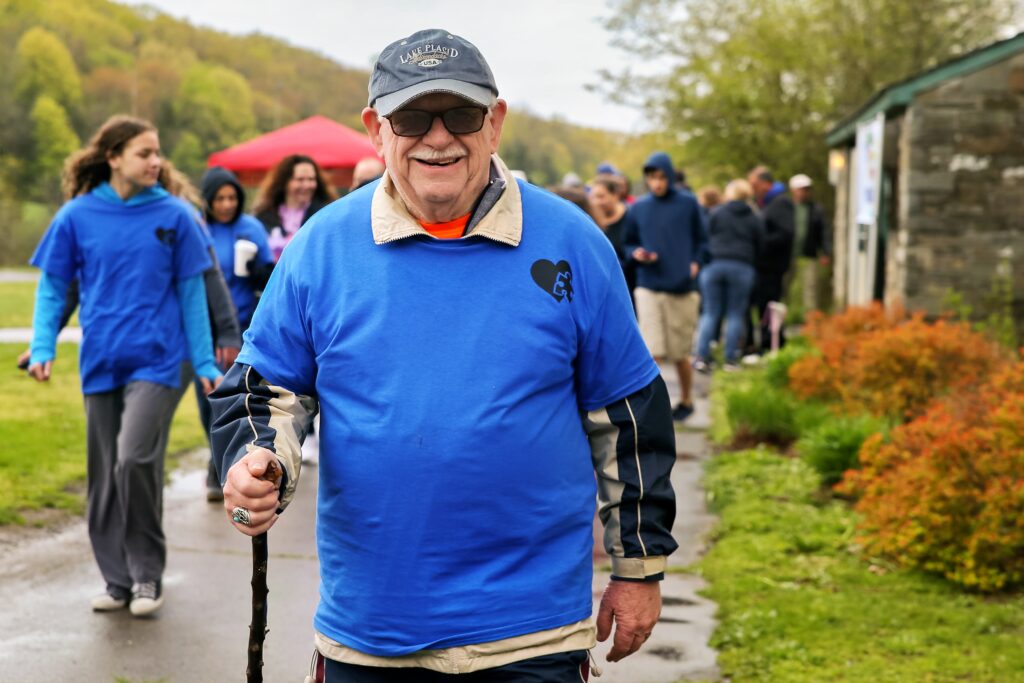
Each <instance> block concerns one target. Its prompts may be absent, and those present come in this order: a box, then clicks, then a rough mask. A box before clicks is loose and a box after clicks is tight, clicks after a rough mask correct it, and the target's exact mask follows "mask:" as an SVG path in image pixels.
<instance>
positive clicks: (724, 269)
mask: <svg viewBox="0 0 1024 683" xmlns="http://www.w3.org/2000/svg"><path fill="white" fill-rule="evenodd" d="M751 195H752V191H751V188H750V184H749V183H748V182H747V181H745V180H734V181H732V182H731V183H729V185H728V186H727V187H726V189H725V199H726V203H725V204H724V205H723V206H721V207H719V208H718V209H717V210H716V211H715V212H714V213H712V214H711V220H710V225H709V228H708V234H709V243H710V251H711V263H710V264H708V266H707V267H705V269H704V272H703V273H701V290H702V294H703V297H704V312H703V313H702V314H701V318H700V327H699V332H698V336H697V360H696V361H695V362H694V367H695V368H696V369H697V370H699V371H707V370H708V369H710V367H711V340H712V338H713V337H714V336H715V333H716V330H718V329H719V324H720V322H721V319H722V317H723V315H724V316H725V319H726V327H725V363H726V368H731V367H735V366H736V364H737V362H738V361H739V357H740V354H741V352H742V348H743V343H742V342H743V334H744V319H745V316H746V310H747V302H748V301H749V300H750V291H751V289H752V288H753V286H754V280H755V279H756V271H755V270H754V264H755V263H756V262H757V258H758V255H759V253H760V252H761V250H762V248H763V244H764V226H763V225H762V223H761V218H760V217H759V216H758V215H757V214H756V213H755V212H754V210H753V209H752V208H751V207H750V204H749V203H748V202H749V200H750V197H751Z"/></svg>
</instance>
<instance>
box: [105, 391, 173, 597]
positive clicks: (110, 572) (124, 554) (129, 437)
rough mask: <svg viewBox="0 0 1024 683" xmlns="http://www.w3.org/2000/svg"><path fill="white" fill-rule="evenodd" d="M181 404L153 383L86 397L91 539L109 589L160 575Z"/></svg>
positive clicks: (165, 555) (124, 587)
mask: <svg viewBox="0 0 1024 683" xmlns="http://www.w3.org/2000/svg"><path fill="white" fill-rule="evenodd" d="M180 397H181V390H179V389H174V388H171V387H166V386H163V385H160V384H153V383H151V382H131V383H130V384H128V385H126V386H124V387H122V388H120V389H115V390H114V391H108V392H104V393H100V394H90V395H87V396H86V397H85V420H86V444H87V445H86V448H87V451H88V461H89V462H88V482H89V484H88V491H89V493H88V521H89V539H90V540H91V541H92V550H93V554H94V555H95V556H96V563H97V564H98V565H99V568H100V573H101V574H103V578H104V580H105V581H106V582H107V586H108V587H111V588H114V587H116V588H120V589H129V588H131V586H132V584H133V583H143V582H146V581H157V580H159V579H160V578H161V577H162V576H163V572H164V565H165V563H166V558H167V548H166V544H165V541H164V531H163V526H162V523H161V521H162V516H163V487H164V455H165V452H166V451H167V438H168V434H169V431H170V423H171V419H172V418H173V417H174V409H175V407H176V406H177V405H178V399H179V398H180Z"/></svg>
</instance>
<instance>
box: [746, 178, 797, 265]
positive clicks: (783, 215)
mask: <svg viewBox="0 0 1024 683" xmlns="http://www.w3.org/2000/svg"><path fill="white" fill-rule="evenodd" d="M761 218H762V219H763V220H764V249H762V250H761V252H760V253H759V254H758V257H757V264H756V265H757V270H758V272H759V273H762V274H764V275H776V276H781V275H782V274H784V273H785V272H786V271H787V270H789V266H790V265H791V263H792V261H793V235H794V232H795V229H796V212H795V211H794V207H793V200H792V199H790V198H789V197H787V196H786V195H784V194H780V195H779V196H777V197H775V198H774V199H773V200H771V201H770V202H769V203H768V205H767V206H765V207H764V209H763V210H762V212H761Z"/></svg>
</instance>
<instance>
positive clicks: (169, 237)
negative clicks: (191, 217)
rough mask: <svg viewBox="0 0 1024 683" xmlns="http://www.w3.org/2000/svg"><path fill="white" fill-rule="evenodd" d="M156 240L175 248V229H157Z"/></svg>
mask: <svg viewBox="0 0 1024 683" xmlns="http://www.w3.org/2000/svg"><path fill="white" fill-rule="evenodd" d="M156 238H157V239H158V240H160V242H161V243H162V244H166V245H167V246H169V247H173V246H174V238H175V234H174V228H157V229H156Z"/></svg>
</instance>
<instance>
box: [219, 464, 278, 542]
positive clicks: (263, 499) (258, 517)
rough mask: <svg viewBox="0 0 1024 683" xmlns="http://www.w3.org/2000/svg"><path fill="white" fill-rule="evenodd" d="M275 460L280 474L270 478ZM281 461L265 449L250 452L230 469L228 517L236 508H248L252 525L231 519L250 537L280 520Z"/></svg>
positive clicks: (226, 485) (226, 492)
mask: <svg viewBox="0 0 1024 683" xmlns="http://www.w3.org/2000/svg"><path fill="white" fill-rule="evenodd" d="M271 463H273V465H274V467H276V468H277V472H278V476H277V477H276V478H275V479H273V480H270V479H269V478H265V477H267V472H268V470H269V469H270V465H271ZM280 472H281V463H280V461H278V459H277V456H276V455H275V454H274V453H272V452H270V451H268V450H267V449H265V448H257V449H256V450H254V451H252V452H251V453H247V454H246V455H245V456H244V457H243V458H242V459H241V460H239V461H238V462H236V463H235V464H234V465H232V466H231V469H229V470H228V476H227V480H226V481H225V482H224V509H225V510H226V511H227V514H228V519H231V518H232V511H233V510H234V509H235V508H236V507H241V508H245V509H246V510H248V511H249V521H250V524H249V526H245V525H244V524H239V523H238V522H235V521H234V520H232V522H231V523H232V524H234V525H235V528H236V529H238V530H239V531H241V532H242V533H243V534H246V535H248V536H257V535H259V534H261V533H263V532H264V531H266V530H267V529H269V528H270V527H272V526H274V522H276V521H277V505H278V497H279V496H278V493H279V489H280V487H281V477H280Z"/></svg>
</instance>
